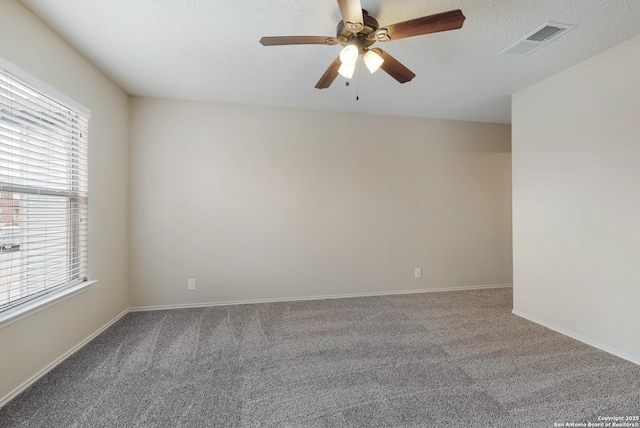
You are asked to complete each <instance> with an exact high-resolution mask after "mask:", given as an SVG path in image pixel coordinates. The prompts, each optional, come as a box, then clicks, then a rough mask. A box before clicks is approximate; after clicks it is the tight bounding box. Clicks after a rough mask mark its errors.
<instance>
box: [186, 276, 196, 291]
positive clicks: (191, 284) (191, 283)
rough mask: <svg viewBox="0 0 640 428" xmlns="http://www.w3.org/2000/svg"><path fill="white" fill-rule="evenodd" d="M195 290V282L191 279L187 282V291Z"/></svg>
mask: <svg viewBox="0 0 640 428" xmlns="http://www.w3.org/2000/svg"><path fill="white" fill-rule="evenodd" d="M195 289H196V280H195V279H194V278H191V279H189V280H188V281H187V290H195Z"/></svg>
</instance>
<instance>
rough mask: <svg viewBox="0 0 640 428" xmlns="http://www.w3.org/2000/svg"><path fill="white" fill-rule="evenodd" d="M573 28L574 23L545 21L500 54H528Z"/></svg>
mask: <svg viewBox="0 0 640 428" xmlns="http://www.w3.org/2000/svg"><path fill="white" fill-rule="evenodd" d="M574 28H576V27H575V25H568V24H558V23H555V22H547V23H546V24H545V25H543V26H542V27H540V28H538V29H536V30H535V31H533V32H532V33H530V34H528V35H527V36H525V37H523V38H522V39H520V40H518V41H517V42H516V43H514V44H513V45H511V46H509V47H508V48H507V49H505V50H504V51H502V52H501V54H505V53H508V54H513V55H529V54H530V53H532V52H533V51H535V50H537V49H539V48H541V47H542V46H544V45H546V44H547V43H549V42H551V41H552V40H555V39H557V38H558V37H560V36H561V35H563V34H566V33H568V32H569V31H570V30H573V29H574Z"/></svg>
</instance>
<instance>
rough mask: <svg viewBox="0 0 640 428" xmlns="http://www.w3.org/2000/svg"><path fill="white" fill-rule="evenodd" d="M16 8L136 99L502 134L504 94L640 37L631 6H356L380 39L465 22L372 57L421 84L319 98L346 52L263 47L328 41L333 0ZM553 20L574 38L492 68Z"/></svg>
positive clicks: (382, 80) (601, 1)
mask: <svg viewBox="0 0 640 428" xmlns="http://www.w3.org/2000/svg"><path fill="white" fill-rule="evenodd" d="M22 3H23V4H25V5H26V6H27V7H29V8H30V9H31V10H32V11H33V12H34V13H36V15H38V16H39V17H40V18H41V19H42V20H43V21H45V22H46V23H47V24H49V25H50V26H51V27H52V28H53V29H54V30H55V31H56V32H58V33H59V34H60V35H61V36H62V37H64V38H65V39H66V40H67V41H68V42H69V43H70V44H72V45H73V46H75V47H76V48H77V49H78V50H79V51H80V52H82V53H83V54H84V55H86V56H87V57H88V58H89V59H90V60H91V61H92V62H93V63H95V64H96V65H97V66H98V67H99V68H100V69H102V70H103V71H104V72H105V73H106V74H107V75H109V76H110V77H111V78H112V79H113V80H114V81H115V82H116V83H118V84H119V85H120V86H121V87H122V88H123V89H124V90H126V91H127V92H128V93H130V94H132V95H139V96H148V97H159V98H173V99H188V100H208V101H217V102H224V103H236V104H252V105H267V106H279V107H293V108H305V109H313V110H332V111H345V112H359V113H373V114H388V115H397V116H417V117H431V118H447V119H459V120H472V121H482V122H503V123H508V122H510V121H511V96H510V95H511V94H512V93H514V92H517V91H518V90H520V89H522V88H525V87H527V86H528V85H531V84H533V83H535V82H537V81H539V80H541V79H543V78H545V77H547V76H550V75H552V74H554V73H556V72H558V71H560V70H563V69H565V68H567V67H569V66H571V65H573V64H576V63H577V62H580V61H582V60H584V59H586V58H589V57H591V56H593V55H595V54H597V53H599V52H601V51H603V50H606V49H608V48H610V47H612V46H615V45H616V44H618V43H621V42H623V41H625V40H628V39H630V38H632V37H634V36H636V35H638V34H640V24H639V23H640V1H638V0H609V1H607V0H534V1H520V0H482V1H478V0H458V1H454V0H429V1H426V0H362V6H363V8H364V9H367V10H368V11H369V13H370V15H372V16H374V17H375V18H376V19H377V20H378V22H379V23H380V25H381V26H384V25H389V24H392V23H395V22H399V21H404V20H407V19H411V18H415V17H420V16H425V15H431V14H434V13H439V12H444V11H448V10H451V9H458V8H459V9H462V11H463V13H464V14H465V16H466V17H467V19H466V21H465V23H464V27H463V28H462V29H461V30H455V31H448V32H443V33H437V34H430V35H424V36H418V37H413V38H408V39H402V40H397V41H392V42H389V43H385V44H382V43H377V44H376V45H375V46H380V47H382V48H383V49H385V50H386V51H387V52H388V53H389V54H391V55H393V56H394V57H395V58H397V59H398V60H399V61H401V62H402V63H404V64H405V65H406V66H407V67H409V68H410V69H411V70H412V71H413V72H415V73H416V75H417V76H416V77H415V78H414V79H413V80H412V81H411V82H409V83H406V84H404V85H400V84H399V83H397V82H396V81H395V80H394V79H392V78H391V77H390V76H388V75H387V74H386V73H384V72H383V71H382V70H379V71H378V72H376V73H375V74H373V75H371V74H369V72H368V71H367V70H366V68H364V67H361V68H360V70H359V72H358V73H357V75H356V76H355V78H354V79H353V80H352V82H351V85H350V86H348V87H347V86H346V85H345V79H344V78H343V77H341V76H338V78H337V79H336V81H335V82H334V84H333V85H332V86H331V88H329V89H325V90H318V89H315V88H314V85H315V83H316V82H317V81H318V79H319V78H320V76H321V75H322V74H323V72H324V70H325V69H326V68H327V67H328V66H329V64H330V63H331V62H332V61H333V59H334V58H335V57H336V56H337V55H338V53H339V52H340V46H323V45H314V46H275V47H263V46H262V45H260V44H259V43H258V40H259V39H260V37H261V36H280V35H326V36H334V35H335V28H336V24H337V22H338V21H339V20H340V12H339V9H338V5H337V3H336V1H335V0H314V1H299V0H270V1H260V0H233V1H223V0H190V1H184V0H135V1H132V0H104V1H95V0H93V1H87V0H55V1H51V0H22ZM547 21H554V22H560V23H567V24H574V25H577V28H576V29H575V30H573V31H570V32H569V33H567V34H566V35H564V36H562V37H560V38H558V39H557V40H555V41H553V42H551V43H550V44H548V45H547V46H545V47H543V48H542V49H539V50H538V51H536V52H534V53H532V54H531V55H530V56H528V57H520V56H509V55H499V54H500V52H501V51H503V50H504V49H505V48H507V47H509V46H510V45H511V44H512V43H514V42H516V41H517V40H519V39H520V38H522V37H524V36H526V35H528V34H529V33H530V32H531V31H533V30H535V29H536V28H538V27H539V26H541V25H543V24H544V23H546V22H547ZM356 91H357V92H358V93H359V97H360V100H359V101H356Z"/></svg>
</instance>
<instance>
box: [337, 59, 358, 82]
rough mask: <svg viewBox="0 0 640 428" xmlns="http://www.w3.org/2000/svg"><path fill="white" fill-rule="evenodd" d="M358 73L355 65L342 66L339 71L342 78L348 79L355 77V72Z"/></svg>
mask: <svg viewBox="0 0 640 428" xmlns="http://www.w3.org/2000/svg"><path fill="white" fill-rule="evenodd" d="M354 71H356V65H355V64H344V63H343V64H342V65H341V66H340V68H339V69H338V73H340V75H341V76H343V77H346V78H347V79H351V78H352V77H353V72H354Z"/></svg>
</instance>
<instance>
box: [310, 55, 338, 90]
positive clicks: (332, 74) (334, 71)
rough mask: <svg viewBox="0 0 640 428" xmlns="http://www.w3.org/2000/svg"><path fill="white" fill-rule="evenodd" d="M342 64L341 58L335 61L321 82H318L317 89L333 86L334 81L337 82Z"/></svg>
mask: <svg viewBox="0 0 640 428" xmlns="http://www.w3.org/2000/svg"><path fill="white" fill-rule="evenodd" d="M341 64H342V61H340V56H338V57H337V58H336V59H334V60H333V62H332V63H331V65H330V66H329V68H327V71H325V72H324V74H323V75H322V77H321V78H320V80H318V83H316V88H318V89H326V88H328V87H329V86H331V84H332V83H333V81H334V80H336V77H338V69H339V68H340V65H341Z"/></svg>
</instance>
